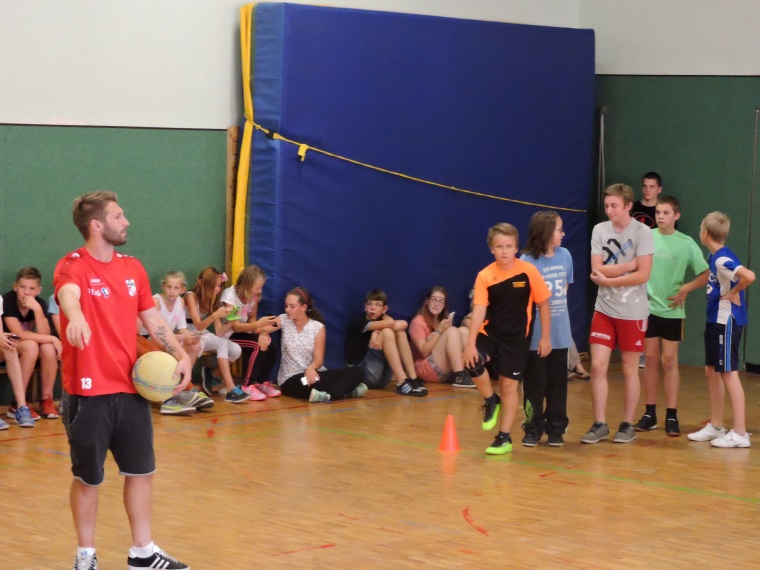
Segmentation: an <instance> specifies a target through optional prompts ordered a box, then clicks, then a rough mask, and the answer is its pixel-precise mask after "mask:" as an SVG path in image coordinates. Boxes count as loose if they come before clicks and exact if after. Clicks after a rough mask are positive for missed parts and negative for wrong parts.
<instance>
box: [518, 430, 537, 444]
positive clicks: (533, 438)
mask: <svg viewBox="0 0 760 570" xmlns="http://www.w3.org/2000/svg"><path fill="white" fill-rule="evenodd" d="M540 439H541V438H540V437H538V434H537V433H536V432H535V431H532V430H531V431H526V432H525V436H524V437H523V438H522V444H523V445H524V446H525V447H536V446H537V445H538V441H539V440H540Z"/></svg>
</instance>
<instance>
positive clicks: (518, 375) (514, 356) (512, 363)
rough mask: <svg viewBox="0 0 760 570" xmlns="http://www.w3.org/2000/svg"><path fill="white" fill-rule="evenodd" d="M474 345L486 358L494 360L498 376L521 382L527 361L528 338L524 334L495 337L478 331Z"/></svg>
mask: <svg viewBox="0 0 760 570" xmlns="http://www.w3.org/2000/svg"><path fill="white" fill-rule="evenodd" d="M475 347H476V348H477V349H478V352H479V353H481V354H482V355H483V356H485V357H486V358H485V359H486V360H489V359H490V360H495V361H496V371H497V372H498V374H499V376H506V377H507V378H511V379H512V380H517V381H518V382H522V380H523V372H524V370H525V364H526V362H527V361H528V349H529V348H530V339H528V338H526V337H524V336H518V337H512V338H509V339H501V338H499V339H497V338H494V337H490V336H488V335H485V334H483V333H478V338H477V339H476V340H475Z"/></svg>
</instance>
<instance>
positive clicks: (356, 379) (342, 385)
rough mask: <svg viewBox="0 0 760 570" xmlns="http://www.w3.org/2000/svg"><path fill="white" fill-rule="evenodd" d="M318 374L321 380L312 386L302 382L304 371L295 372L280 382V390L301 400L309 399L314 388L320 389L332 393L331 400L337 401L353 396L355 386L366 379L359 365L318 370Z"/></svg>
mask: <svg viewBox="0 0 760 570" xmlns="http://www.w3.org/2000/svg"><path fill="white" fill-rule="evenodd" d="M318 374H319V380H317V381H316V382H314V384H312V385H310V386H309V385H306V386H304V384H303V382H301V378H303V372H301V373H300V374H294V375H293V376H291V377H290V378H288V379H287V380H285V382H283V383H282V384H280V390H282V393H283V394H285V395H286V396H290V397H291V398H300V399H301V400H308V399H309V394H311V391H312V389H313V390H319V391H320V392H327V393H328V394H330V400H331V401H337V400H342V399H343V398H348V397H349V396H351V392H353V391H354V388H356V387H357V386H358V385H359V384H361V382H362V380H363V379H364V371H363V370H362V369H361V368H358V367H354V368H336V369H335V370H324V371H322V372H318Z"/></svg>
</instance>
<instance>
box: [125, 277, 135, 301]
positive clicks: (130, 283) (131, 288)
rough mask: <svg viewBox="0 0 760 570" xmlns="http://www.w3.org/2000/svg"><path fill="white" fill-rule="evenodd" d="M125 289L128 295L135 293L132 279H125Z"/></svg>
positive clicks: (132, 295) (131, 295)
mask: <svg viewBox="0 0 760 570" xmlns="http://www.w3.org/2000/svg"><path fill="white" fill-rule="evenodd" d="M127 291H128V292H129V296H130V297H134V296H135V295H137V285H135V280H134V279H127Z"/></svg>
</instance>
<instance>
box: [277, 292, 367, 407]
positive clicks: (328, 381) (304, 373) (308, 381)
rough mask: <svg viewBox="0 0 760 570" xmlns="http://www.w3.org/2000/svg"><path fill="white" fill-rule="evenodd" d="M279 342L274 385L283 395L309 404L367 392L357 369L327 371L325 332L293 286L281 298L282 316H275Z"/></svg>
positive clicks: (305, 294)
mask: <svg viewBox="0 0 760 570" xmlns="http://www.w3.org/2000/svg"><path fill="white" fill-rule="evenodd" d="M277 319H278V321H279V324H280V327H281V328H280V330H281V331H282V339H281V352H282V355H281V359H280V371H279V373H278V374H277V383H278V384H279V385H280V390H282V393H283V394H285V395H286V396H290V397H292V398H301V399H304V400H306V399H308V400H309V402H312V403H314V402H334V401H337V400H342V399H343V398H356V397H359V396H363V395H364V394H366V393H367V386H366V385H365V384H363V383H362V379H363V378H364V371H363V370H361V369H360V368H358V367H355V368H338V369H335V370H327V369H326V368H325V367H324V366H323V363H324V357H325V344H326V342H327V330H326V328H325V325H324V323H323V318H322V315H321V314H320V313H319V311H317V309H316V308H314V302H313V300H312V298H311V296H310V295H309V293H308V291H306V289H304V288H302V287H296V288H295V289H293V290H292V291H290V292H289V293H288V294H287V295H286V296H285V313H284V314H282V315H280V316H279V317H277Z"/></svg>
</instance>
